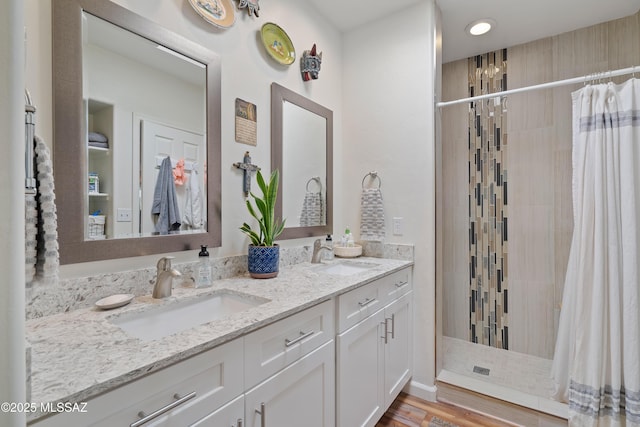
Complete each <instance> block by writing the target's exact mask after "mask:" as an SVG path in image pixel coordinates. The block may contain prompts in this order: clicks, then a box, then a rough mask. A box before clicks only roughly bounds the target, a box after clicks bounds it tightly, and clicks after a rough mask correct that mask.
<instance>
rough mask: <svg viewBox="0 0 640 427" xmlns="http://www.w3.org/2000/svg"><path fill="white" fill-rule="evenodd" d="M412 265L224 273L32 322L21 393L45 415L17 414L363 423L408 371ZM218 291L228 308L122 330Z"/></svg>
mask: <svg viewBox="0 0 640 427" xmlns="http://www.w3.org/2000/svg"><path fill="white" fill-rule="evenodd" d="M411 272H412V262H409V261H401V260H390V259H381V258H360V259H358V261H351V260H336V261H333V262H331V263H326V264H311V263H308V262H304V263H300V264H295V265H293V266H289V267H285V268H282V269H281V271H280V274H279V275H278V277H277V278H275V279H271V280H255V279H250V278H248V277H247V276H239V277H232V278H229V279H222V280H218V281H215V282H214V286H213V288H208V289H194V288H181V287H178V288H176V289H174V292H173V296H171V297H169V298H167V299H164V300H154V299H152V298H151V297H150V296H143V297H137V298H136V299H135V300H134V301H133V303H131V304H129V305H127V306H125V307H122V308H118V309H115V310H110V311H99V310H97V309H95V308H87V309H79V310H74V311H71V312H68V313H62V314H56V315H53V316H48V317H44V318H39V319H33V320H30V321H28V322H27V332H28V339H29V341H30V342H31V344H32V379H31V387H32V396H31V399H30V400H31V401H33V402H51V411H49V413H43V412H36V413H31V414H30V417H29V423H30V425H33V426H38V427H50V426H54V427H55V426H69V425H96V426H113V425H131V426H142V425H145V426H149V425H154V426H185V425H196V426H234V427H247V426H255V427H267V426H279V427H287V426H297V425H305V426H322V427H331V426H342V427H353V426H373V425H375V423H376V422H377V421H378V419H379V418H380V417H381V416H382V415H383V413H384V411H385V410H386V409H387V408H388V406H389V405H390V404H391V402H392V401H393V400H394V399H395V397H396V396H397V394H398V393H399V392H400V390H401V389H402V387H403V386H404V385H405V384H406V383H407V382H408V381H409V379H410V376H411V373H412V366H411V364H412V362H411V360H412V294H413V292H412V282H411V280H412V279H411V276H412V274H411ZM219 296H224V297H225V298H227V299H228V300H229V301H227V302H220V304H221V305H222V306H225V307H226V306H228V307H238V308H237V309H233V308H231V309H230V311H225V314H223V315H222V316H221V317H219V318H217V319H215V320H212V321H210V322H207V323H204V324H198V325H195V326H190V327H189V326H188V325H187V326H185V327H186V328H187V329H183V330H182V331H179V332H175V333H172V334H162V333H160V334H159V336H151V334H150V333H149V334H147V330H146V329H144V328H145V327H148V326H141V328H142V329H141V331H142V332H141V334H142V335H139V336H138V337H134V336H132V333H131V332H130V331H129V330H127V332H125V329H123V327H122V322H123V321H125V320H130V319H134V320H135V319H138V318H140V319H143V320H144V318H145V317H146V316H147V315H148V314H149V315H154V316H155V315H157V314H158V313H169V314H168V315H173V314H171V313H173V311H172V310H173V307H176V305H182V304H191V303H192V302H193V301H205V300H207V299H209V300H214V299H216V298H218V297H219ZM218 299H220V301H222V299H221V298H218ZM236 300H237V301H236ZM240 300H242V301H243V304H244V305H237V306H236V305H234V304H239V303H238V301H240ZM225 301H226V300H225ZM76 403H77V404H79V405H77V406H75V408H76V411H74V412H68V411H67V412H65V411H64V410H62V411H60V410H56V409H57V408H66V407H70V406H72V405H73V404H76ZM85 403H86V404H85ZM65 405H66V406H65Z"/></svg>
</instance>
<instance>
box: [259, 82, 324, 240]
mask: <svg viewBox="0 0 640 427" xmlns="http://www.w3.org/2000/svg"><path fill="white" fill-rule="evenodd" d="M275 169H278V170H279V171H280V188H279V191H278V197H277V200H276V217H280V218H285V219H286V223H285V225H286V227H285V229H284V231H283V232H282V234H281V235H280V239H295V238H302V237H311V236H322V235H326V234H331V233H333V112H332V111H331V110H329V109H328V108H326V107H323V106H322V105H320V104H318V103H316V102H314V101H312V100H310V99H308V98H306V97H304V96H302V95H300V94H297V93H295V92H293V91H292V90H290V89H287V88H285V87H283V86H281V85H279V84H277V83H272V84H271V170H275Z"/></svg>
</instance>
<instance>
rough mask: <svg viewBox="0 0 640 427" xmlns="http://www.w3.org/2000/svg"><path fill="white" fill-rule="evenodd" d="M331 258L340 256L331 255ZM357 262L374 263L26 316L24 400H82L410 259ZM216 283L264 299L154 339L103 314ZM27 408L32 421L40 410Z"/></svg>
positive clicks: (289, 270)
mask: <svg viewBox="0 0 640 427" xmlns="http://www.w3.org/2000/svg"><path fill="white" fill-rule="evenodd" d="M336 262H342V261H341V260H336V261H333V263H336ZM347 262H349V261H347ZM357 262H359V263H360V262H364V263H372V264H376V265H375V266H374V267H372V268H370V269H368V270H365V271H363V272H360V273H356V274H351V275H348V276H338V275H330V274H327V273H325V272H322V271H321V270H322V265H318V264H311V263H309V262H304V263H300V264H296V265H293V266H289V267H284V268H281V269H280V273H279V275H278V277H276V278H274V279H268V280H259V279H252V278H250V277H249V276H248V275H246V276H238V277H232V278H229V279H222V280H217V281H215V282H214V284H213V287H211V288H204V289H194V288H188V287H178V288H174V290H173V295H172V296H171V297H169V298H166V299H163V300H155V299H153V298H151V296H150V295H149V296H142V297H136V298H135V299H134V300H133V301H132V303H131V304H129V305H127V306H124V307H121V308H117V309H113V310H104V311H103V310H99V309H97V308H86V309H79V310H74V311H71V312H68V313H61V314H56V315H52V316H47V317H42V318H38V319H32V320H29V321H27V325H26V326H27V339H28V341H29V342H30V343H31V399H30V401H31V402H36V403H45V402H54V403H56V402H86V401H87V400H89V399H90V398H92V397H94V396H97V395H98V394H101V393H104V392H105V391H108V390H111V389H114V388H115V387H118V386H120V385H123V384H125V383H127V382H129V381H131V380H135V379H137V378H139V377H142V376H144V375H146V374H148V373H150V372H153V371H156V370H159V369H162V368H164V367H167V366H170V365H172V364H174V363H176V362H179V361H180V360H183V359H185V358H187V357H189V356H192V355H195V354H197V353H200V352H202V351H205V350H208V349H211V348H213V347H216V346H218V345H220V344H223V343H225V342H228V341H230V340H232V339H234V338H236V337H239V336H242V335H244V334H247V333H249V332H251V331H253V330H256V329H258V328H260V327H263V326H265V325H267V324H270V323H273V322H275V321H277V320H279V319H282V318H284V317H287V316H289V315H291V314H293V313H296V312H298V311H302V310H304V309H306V308H308V307H310V306H313V305H316V304H318V303H320V302H322V301H326V300H328V299H330V298H332V297H335V296H337V295H339V294H342V293H345V292H347V291H349V290H351V289H354V288H356V287H359V286H362V285H364V284H366V283H369V282H371V281H372V280H375V279H378V278H380V277H383V276H385V275H388V274H390V273H392V272H394V271H397V270H399V269H402V268H404V267H407V266H410V265H412V262H410V261H402V260H392V259H383V258H364V257H363V258H359V259H358V260H357ZM220 290H225V291H228V292H230V293H239V294H243V295H250V296H253V297H255V298H257V299H258V300H261V301H264V300H268V301H267V302H264V303H262V304H260V305H257V306H255V307H252V308H249V309H247V310H245V311H241V312H237V313H234V314H231V315H229V316H226V317H223V318H220V319H218V320H214V321H212V322H210V323H207V324H204V325H200V326H197V327H195V328H192V329H189V330H186V331H183V332H178V333H176V334H174V335H170V336H168V337H165V338H160V339H157V340H153V341H142V340H139V339H137V338H132V337H131V336H129V335H127V334H126V333H125V332H124V331H123V330H121V329H120V327H118V326H116V325H114V324H112V323H111V321H110V320H112V319H113V318H114V317H118V316H121V315H123V314H125V313H130V312H138V311H142V310H147V309H150V308H153V307H157V306H159V305H164V304H171V303H172V302H175V301H178V300H183V299H187V298H197V297H199V296H206V295H209V294H213V293H215V292H219V291H220ZM149 291H151V289H150V290H149ZM29 415H30V417H29V420H30V421H31V420H34V419H37V418H39V417H40V416H42V415H44V414H40V413H30V414H29Z"/></svg>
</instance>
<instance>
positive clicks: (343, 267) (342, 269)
mask: <svg viewBox="0 0 640 427" xmlns="http://www.w3.org/2000/svg"><path fill="white" fill-rule="evenodd" d="M377 266H378V264H374V263H371V262H356V261H342V262H336V263H332V264H325V265H323V266H321V267H319V268H318V271H319V272H321V273H326V274H333V275H336V276H351V275H352V274H357V273H362V272H363V271H367V270H369V269H371V268H373V267H377Z"/></svg>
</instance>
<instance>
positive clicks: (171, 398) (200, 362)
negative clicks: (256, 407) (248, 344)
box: [34, 338, 244, 427]
mask: <svg viewBox="0 0 640 427" xmlns="http://www.w3.org/2000/svg"><path fill="white" fill-rule="evenodd" d="M242 353H243V341H242V338H240V339H236V340H233V341H231V342H228V343H226V344H223V345H221V346H219V347H216V348H214V349H211V350H208V351H205V352H203V353H200V354H198V355H196V356H193V357H190V358H189V359H186V360H183V361H181V362H179V363H176V364H175V365H171V366H169V367H167V368H164V369H161V370H159V371H157V372H154V373H152V374H149V375H147V376H145V377H143V378H140V379H138V380H135V381H133V382H131V383H129V384H126V385H124V386H121V387H118V388H116V389H114V390H111V391H109V392H107V393H105V394H102V395H100V396H98V397H95V398H93V399H91V400H89V401H88V402H87V405H86V412H84V413H58V414H56V415H54V416H51V417H48V418H45V419H43V420H42V421H39V422H37V423H35V424H34V426H35V427H69V426H80V425H82V426H100V427H102V426H104V427H113V426H133V427H136V426H137V425H140V426H144V427H148V426H176V427H184V426H187V425H190V424H192V423H194V422H196V421H198V420H201V419H202V418H204V417H206V416H207V415H209V414H211V413H212V412H214V411H216V410H217V409H218V408H221V407H222V406H224V405H225V404H226V403H227V402H229V401H231V400H233V399H234V398H236V397H238V396H240V395H242V393H243V386H244V385H243V371H242V369H243V366H242ZM141 412H142V413H144V416H146V415H149V414H153V413H156V414H157V416H156V417H154V418H153V419H149V421H148V422H146V423H142V421H141V420H142V419H143V418H144V416H141V414H140V413H141ZM237 414H238V417H239V418H242V416H243V413H242V411H240V412H238V413H237ZM136 423H137V424H136ZM201 425H214V424H201ZM229 425H230V426H231V425H232V424H229Z"/></svg>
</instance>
